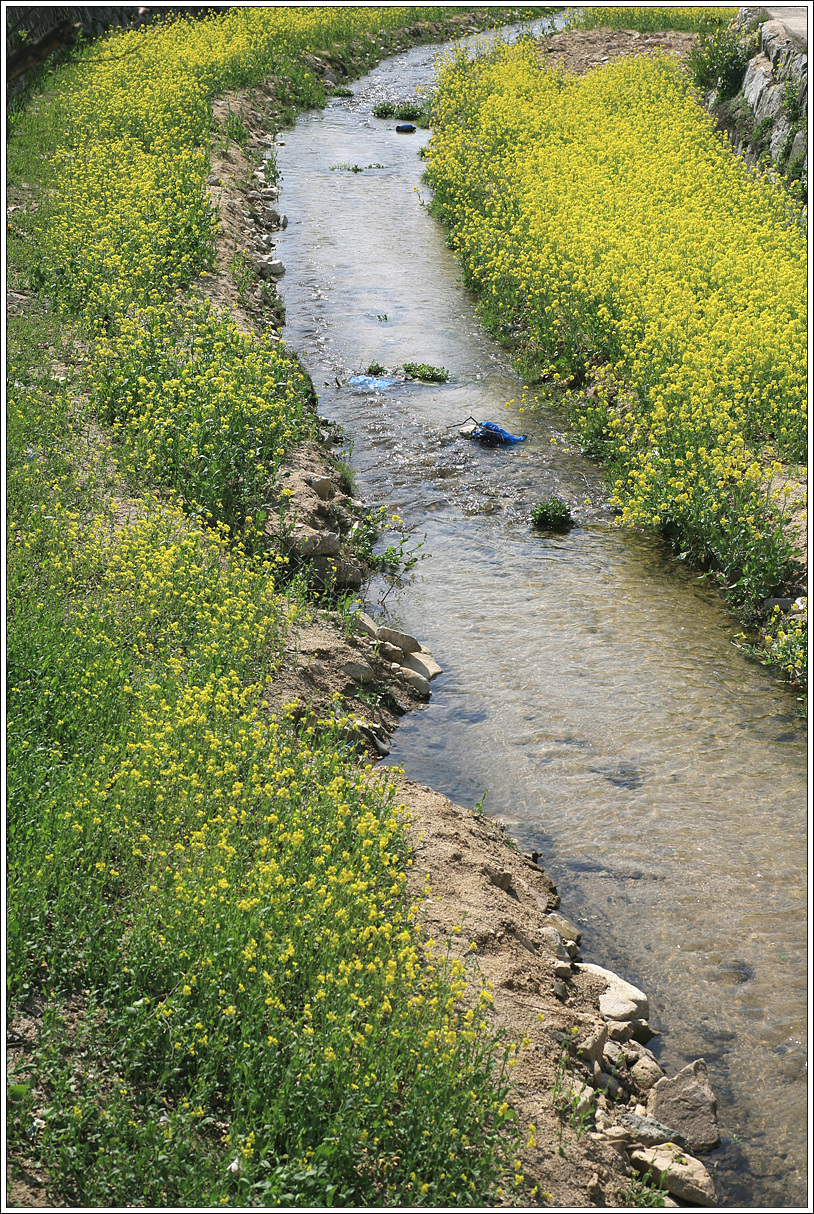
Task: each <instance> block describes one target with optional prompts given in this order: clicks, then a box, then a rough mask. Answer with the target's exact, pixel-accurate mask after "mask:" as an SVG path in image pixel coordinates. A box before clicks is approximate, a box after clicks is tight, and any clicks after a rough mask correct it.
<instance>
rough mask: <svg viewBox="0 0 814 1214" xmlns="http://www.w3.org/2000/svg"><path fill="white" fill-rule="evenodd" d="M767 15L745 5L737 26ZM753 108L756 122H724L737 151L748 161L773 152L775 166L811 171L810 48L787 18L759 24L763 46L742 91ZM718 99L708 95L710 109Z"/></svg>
mask: <svg viewBox="0 0 814 1214" xmlns="http://www.w3.org/2000/svg"><path fill="white" fill-rule="evenodd" d="M764 17H768V14H767V12H766V10H765V9H762V8H742V9H741V10H740V12H739V13H738V16H737V18H736V20H735V22H734V26H735V28H738V29H747V28H748V27H749V26H750V24H752V23H754V22H755V21H759V20H761V18H764ZM738 99H742V101H743V102H745V103H746V104H747V105H748V107H749V110H750V111H751V119H752V121H751V122H748V123H738V122H737V121H733V122H730V123H722V125H725V126H726V129H727V130H728V133H729V137H730V140H731V142H732V144H733V146H734V148H735V150H736V151H737V152H740V153H741V154H742V155H744V156H745V157H746V159H747V160H752V161H754V160H757V159H758V158H759V156H760V155H761V154H762V153H766V152H767V153H768V155H769V157H770V159H771V161H772V163H773V164H776V165H777V166H778V168H780V169H783V170H786V169H788V168H789V167H790V166H792V165H793V164H794V163H795V162H796V165H797V167H798V168H801V169H802V171H803V172H804V173H807V172H808V123H807V105H808V48H807V46H806V45H804V44H803V43H801V42H800V41H798V39H796V38H795V36H794V35H793V34H792V33H791V32H790V31H789V30H788V29H787V27H786V26H785V25H784V24H783V22H782V21H774V20H764V21H763V23H762V24H761V25H760V49H759V51H758V53H757V54H756V55H755V56H754V57H753V58H752V59H751V60H750V62H749V66H748V67H747V69H746V74H745V76H744V79H743V83H742V85H741V88H740V92H739V94H738ZM716 100H717V97H716V95H715V94H713V95H712V96H711V97H710V98H709V104H710V108H712V106H714V104H715V102H716Z"/></svg>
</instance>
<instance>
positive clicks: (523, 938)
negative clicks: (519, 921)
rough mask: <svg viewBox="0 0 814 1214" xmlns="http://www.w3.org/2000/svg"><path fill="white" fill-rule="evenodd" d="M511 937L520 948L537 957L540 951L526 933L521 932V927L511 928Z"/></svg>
mask: <svg viewBox="0 0 814 1214" xmlns="http://www.w3.org/2000/svg"><path fill="white" fill-rule="evenodd" d="M512 935H513V936H514V938H515V940H516V941H517V943H518V944H519V945H521V947H522V948H525V949H528V951H529V952H530V953H533V954H534V956H535V957H536V956H537V955H538V953H539V951H540V950H539V949H538V947H537V945H536V944H535V943H534V941H533V940H532V938H531V936H529V935H528V933H527V932H524V931H523V929H522V927H517V926H515V927H513V928H512Z"/></svg>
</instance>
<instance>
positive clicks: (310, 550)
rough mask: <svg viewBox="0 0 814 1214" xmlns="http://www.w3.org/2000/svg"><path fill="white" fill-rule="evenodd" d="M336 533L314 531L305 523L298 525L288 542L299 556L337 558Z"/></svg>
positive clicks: (337, 541)
mask: <svg viewBox="0 0 814 1214" xmlns="http://www.w3.org/2000/svg"><path fill="white" fill-rule="evenodd" d="M340 542H341V541H340V538H339V534H338V532H336V531H316V530H315V529H314V528H313V527H309V526H307V524H305V523H301V524H298V525H297V526H296V527H295V529H294V533H293V535H292V536H291V539H290V541H289V543H290V546H291V548H293V549H294V551H296V552H299V553H300V555H301V556H337V555H338V553H339V547H340Z"/></svg>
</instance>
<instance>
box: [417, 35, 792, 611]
mask: <svg viewBox="0 0 814 1214" xmlns="http://www.w3.org/2000/svg"><path fill="white" fill-rule="evenodd" d="M427 166H428V176H429V180H430V183H431V184H432V187H433V189H434V203H433V206H434V208H435V211H436V213H437V214H438V215H439V216H440V217H441V218H442V220H443V221H444V223H445V224H446V225H447V227H448V229H449V240H450V243H451V245H452V246H453V247H454V248H455V249H456V251H457V252H458V255H459V257H460V260H461V265H462V267H463V272H464V276H465V280H466V282H467V284H468V285H469V286H470V287H472V288H473V289H474V290H475V291H476V292H477V294H478V295H479V298H480V307H481V312H482V315H483V317H484V319H485V320H486V322H487V324H488V325H489V326H490V328H491V329H492V330H493V331H494V332H495V333H496V334H497V335H498V336H499V337H500V339H501V340H502V341H503V342H504V344H506V345H507V346H508V347H509V348H510V349H511V350H512V351H513V353H514V356H515V358H516V360H517V363H518V365H519V366H520V368H521V369H522V372H523V374H524V376H526V375H527V376H529V377H532V378H534V379H535V380H536V381H537V383H538V384H540V385H541V391H540V396H541V399H548V398H551V399H554V400H557V401H563V402H564V403H565V404H566V405H567V407H568V408H569V410H570V411H571V414H572V415H573V418H574V420H575V422H576V424H577V426H578V429H579V433H580V435H581V439H582V443H583V445H584V447H585V449H586V450H587V451H588V452H589V453H591V454H595V455H597V456H599V457H601V458H602V459H603V460H605V461H606V462H607V464H608V467H609V471H610V474H611V477H612V483H613V500H614V502H615V504H616V505H617V507H618V510H619V515H620V521H621V522H622V523H623V524H628V525H640V526H646V527H655V528H657V529H659V530H660V531H661V532H662V533H663V534H664V535H665V536H667V537H668V538H669V539H670V541H671V542H672V543H673V544H674V545H675V547H676V549H677V550H678V551H679V552H680V553H681V555H682V557H683V558H685V559H690V560H693V561H696V562H698V563H699V564H700V565H701V566H702V568H703V569H705V570H711V571H713V572H714V574H715V576H716V577H717V578H718V579H719V581H720V582H721V584H722V585H723V586H725V587H726V588H727V590H728V591H729V594H730V596H731V598H732V600H733V601H734V602H736V603H739V604H741V605H749V604H759V603H760V602H761V600H762V598H763V597H764V596H769V595H772V594H773V593H777V592H778V591H780V590H781V588H782V587H783V586H784V585H787V584H789V583H793V581H794V579H795V576H796V574H795V561H794V556H793V552H792V550H791V547H790V545H789V543H788V541H787V539H786V538H785V535H784V515H783V511H784V490H783V471H784V469H786V468H788V467H789V466H793V465H794V464H796V463H797V462H798V461H800V462H801V461H803V460H804V459H805V450H806V406H805V401H806V384H805V366H806V313H805V274H806V252H805V237H804V233H803V231H802V229H801V226H800V222H799V221H800V215H799V212H798V211H797V209H796V208H795V204H794V203H793V202H791V201H790V200H789V198H788V197H787V196H786V194H785V193H784V192H783V191H782V189H780V188H779V187H777V186H775V185H773V183H772V182H771V181H769V180H768V179H767V178H766V177H764V176H760V175H758V174H755V173H752V172H750V171H749V170H748V168H747V167H746V166H745V165H744V164H743V163H742V162H741V161H740V160H739V159H738V158H737V157H735V156H734V155H733V154H732V153H731V151H730V150H729V148H728V147H727V146H726V145H725V144H723V143H722V141H721V139H720V138H719V137H717V136H716V134H715V132H714V130H713V128H712V125H711V122H710V120H709V117H708V115H707V114H706V113H705V111H704V110H703V108H702V106H701V105H700V102H699V101H698V99H697V98H696V95H695V93H694V91H693V88H692V86H691V84H690V81H689V79H688V77H687V76H686V74H685V73H684V72H682V70H681V69H680V68H679V67H678V66H677V65H676V64H675V63H674V62H672V61H671V60H669V59H668V58H666V57H662V58H655V59H653V58H641V59H629V60H625V61H620V62H618V63H614V64H611V65H608V66H607V67H604V68H598V69H596V70H595V71H592V72H590V73H589V74H588V75H586V76H583V77H568V76H564V75H562V74H561V73H558V72H556V71H550V70H545V68H544V67H542V66H541V63H540V55H539V51H538V49H537V48H536V47H534V46H532V45H529V44H525V45H523V46H520V47H517V48H515V49H506V50H501V51H500V52H498V53H497V54H495V55H494V56H492V57H491V58H489V59H485V60H478V61H474V62H471V61H468V60H467V58H466V57H465V56H463V55H460V56H458V57H457V58H456V59H455V60H454V61H453V62H451V63H450V64H449V65H448V67H447V69H446V71H445V72H444V74H443V76H442V79H441V82H440V89H439V91H438V94H437V96H436V99H435V103H434V130H433V137H432V140H431V143H430V147H429V149H428V153H427ZM769 250H770V252H769Z"/></svg>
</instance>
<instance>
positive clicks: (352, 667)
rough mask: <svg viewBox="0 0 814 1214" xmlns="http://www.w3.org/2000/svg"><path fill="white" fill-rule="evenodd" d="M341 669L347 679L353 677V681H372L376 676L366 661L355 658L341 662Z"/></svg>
mask: <svg viewBox="0 0 814 1214" xmlns="http://www.w3.org/2000/svg"><path fill="white" fill-rule="evenodd" d="M342 670H343V672H344V673H345V674H346V675H347V676H348V678H349V679H353V681H354V683H373V682H375V680H376V676H375V674H374V673H373V670H372V669H371V667H370V666H368V664H367V662H362V661H359V660H358V659H356V658H351V660H350V661H348V662H343V663H342Z"/></svg>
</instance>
